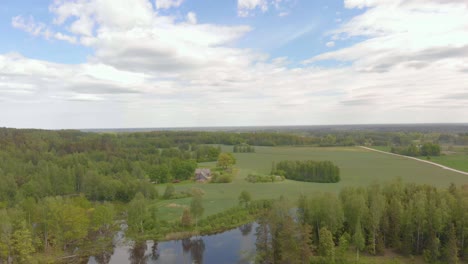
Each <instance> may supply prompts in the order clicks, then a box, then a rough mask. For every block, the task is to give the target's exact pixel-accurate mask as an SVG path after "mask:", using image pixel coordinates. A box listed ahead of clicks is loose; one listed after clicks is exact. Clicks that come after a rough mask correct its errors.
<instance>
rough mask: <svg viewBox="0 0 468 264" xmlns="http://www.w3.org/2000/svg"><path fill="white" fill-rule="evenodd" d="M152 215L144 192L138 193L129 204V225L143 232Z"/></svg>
mask: <svg viewBox="0 0 468 264" xmlns="http://www.w3.org/2000/svg"><path fill="white" fill-rule="evenodd" d="M150 217H151V216H150V214H149V211H148V205H147V201H146V199H145V197H144V196H143V194H142V193H137V194H136V195H135V198H133V200H132V201H131V202H130V203H129V204H128V219H127V223H128V227H129V228H130V229H131V230H133V231H136V232H140V233H143V232H144V231H145V223H146V222H148V221H150V220H151V219H150Z"/></svg>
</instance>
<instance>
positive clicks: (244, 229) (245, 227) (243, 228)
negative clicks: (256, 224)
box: [239, 223, 252, 236]
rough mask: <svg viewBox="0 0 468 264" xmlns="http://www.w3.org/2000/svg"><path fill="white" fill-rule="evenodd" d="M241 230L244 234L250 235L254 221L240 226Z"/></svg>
mask: <svg viewBox="0 0 468 264" xmlns="http://www.w3.org/2000/svg"><path fill="white" fill-rule="evenodd" d="M239 230H240V231H241V233H242V235H243V236H248V235H249V234H250V232H252V223H248V224H245V225H241V226H239Z"/></svg>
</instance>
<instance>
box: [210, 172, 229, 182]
mask: <svg viewBox="0 0 468 264" xmlns="http://www.w3.org/2000/svg"><path fill="white" fill-rule="evenodd" d="M232 178H233V176H232V174H230V173H227V172H213V176H212V178H211V181H210V182H211V183H230V182H232Z"/></svg>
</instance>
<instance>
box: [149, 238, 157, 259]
mask: <svg viewBox="0 0 468 264" xmlns="http://www.w3.org/2000/svg"><path fill="white" fill-rule="evenodd" d="M150 257H151V260H154V261H156V260H158V259H159V250H158V242H156V241H155V242H154V244H153V246H152V247H151V256H150Z"/></svg>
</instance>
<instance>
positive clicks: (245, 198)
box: [239, 190, 252, 207]
mask: <svg viewBox="0 0 468 264" xmlns="http://www.w3.org/2000/svg"><path fill="white" fill-rule="evenodd" d="M250 201H252V195H251V194H250V193H249V192H247V191H245V190H244V191H242V192H241V194H240V195H239V205H240V206H243V207H247V206H248V205H249V203H250Z"/></svg>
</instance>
